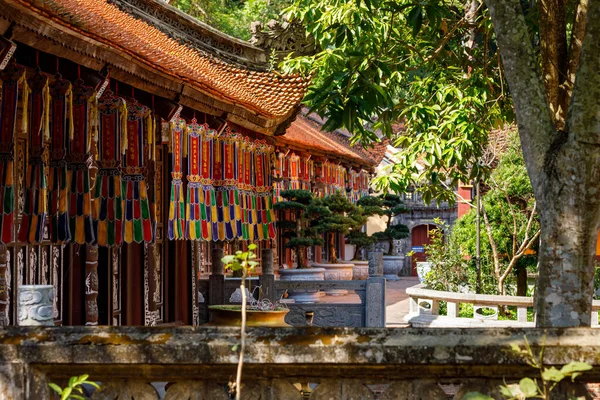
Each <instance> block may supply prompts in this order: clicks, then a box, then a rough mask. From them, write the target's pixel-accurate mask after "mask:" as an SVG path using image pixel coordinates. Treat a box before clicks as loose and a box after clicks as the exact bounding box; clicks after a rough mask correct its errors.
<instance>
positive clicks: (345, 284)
mask: <svg viewBox="0 0 600 400" xmlns="http://www.w3.org/2000/svg"><path fill="white" fill-rule="evenodd" d="M214 251H215V253H214V254H213V257H212V258H213V260H221V258H222V250H220V249H215V250H214ZM372 254H373V256H372V257H371V258H372V259H373V260H374V261H373V262H372V264H376V266H373V267H372V268H371V270H370V272H369V277H368V279H366V280H350V281H342V280H336V281H333V280H331V281H323V280H320V281H302V280H290V281H282V280H277V279H276V277H275V274H274V268H273V253H272V250H271V249H263V251H262V254H261V266H262V273H261V275H260V276H259V277H253V278H251V279H249V280H248V282H247V286H250V287H252V288H256V287H257V286H260V287H261V290H262V294H263V297H264V298H268V299H270V300H271V301H274V300H278V299H280V298H281V297H282V295H283V294H284V292H286V291H287V292H288V293H289V292H293V291H300V290H309V291H328V290H348V291H352V292H354V293H355V294H356V296H357V297H358V299H359V300H360V301H359V302H348V303H344V302H343V301H336V302H335V303H330V302H323V303H308V304H300V303H295V304H294V303H289V304H286V305H287V307H288V308H289V309H290V312H289V313H288V314H287V315H286V317H285V321H286V323H288V324H290V325H293V326H306V325H308V324H311V325H313V326H322V327H353V328H359V327H376V328H383V327H385V279H384V278H383V255H382V254H381V253H372ZM215 266H216V268H213V270H212V273H211V275H210V276H209V279H204V280H199V281H198V282H197V290H198V316H199V318H198V320H199V323H200V324H202V323H205V322H208V321H209V319H210V315H209V309H208V306H210V305H218V304H239V303H241V297H240V295H241V292H239V287H240V278H237V279H236V278H226V277H225V275H224V273H223V266H222V265H221V263H220V262H219V263H215ZM236 291H238V292H237V293H236ZM356 296H355V298H356ZM309 315H310V316H312V317H308V316H309Z"/></svg>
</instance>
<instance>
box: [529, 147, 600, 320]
mask: <svg viewBox="0 0 600 400" xmlns="http://www.w3.org/2000/svg"><path fill="white" fill-rule="evenodd" d="M548 158H549V161H548V163H547V167H546V174H547V185H546V191H545V195H544V196H543V207H540V208H539V215H540V224H541V229H542V234H541V244H540V252H539V257H540V259H539V261H540V271H539V272H540V274H539V278H538V282H537V287H536V294H535V304H536V310H537V326H540V327H546V326H552V327H563V326H589V325H590V319H591V312H592V309H591V306H592V295H593V281H594V279H593V278H594V259H595V255H596V239H597V236H598V233H597V232H598V228H599V227H600V204H599V199H598V194H599V193H600V176H599V175H600V171H599V170H598V165H600V152H599V151H598V148H597V146H596V145H592V144H587V143H580V142H579V141H570V142H568V143H565V144H564V145H562V147H560V148H559V149H556V150H555V152H554V153H553V154H551V155H549V157H548ZM590 172H591V173H590Z"/></svg>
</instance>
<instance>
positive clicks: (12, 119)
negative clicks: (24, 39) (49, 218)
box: [0, 63, 28, 244]
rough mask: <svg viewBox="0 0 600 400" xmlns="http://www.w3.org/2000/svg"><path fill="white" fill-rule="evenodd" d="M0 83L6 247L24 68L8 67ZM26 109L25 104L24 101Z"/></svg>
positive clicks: (0, 186)
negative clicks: (0, 87) (0, 86)
mask: <svg viewBox="0 0 600 400" xmlns="http://www.w3.org/2000/svg"><path fill="white" fill-rule="evenodd" d="M0 80H1V81H2V97H1V98H0V199H1V201H2V210H1V212H0V243H1V244H9V243H12V242H13V241H14V223H15V186H14V181H13V173H14V154H13V152H14V143H15V130H16V125H17V100H18V98H19V88H22V93H23V94H22V98H24V99H25V98H26V97H27V96H26V93H27V91H28V88H27V82H26V80H25V68H23V67H22V66H18V65H16V64H14V63H10V64H9V65H8V67H7V68H6V69H5V70H4V71H2V72H1V73H0ZM24 106H25V107H27V102H26V101H24Z"/></svg>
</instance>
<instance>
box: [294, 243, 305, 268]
mask: <svg viewBox="0 0 600 400" xmlns="http://www.w3.org/2000/svg"><path fill="white" fill-rule="evenodd" d="M296 262H297V263H298V266H297V267H296V268H304V267H305V266H306V264H305V263H304V247H296Z"/></svg>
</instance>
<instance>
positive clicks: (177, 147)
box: [167, 119, 186, 240]
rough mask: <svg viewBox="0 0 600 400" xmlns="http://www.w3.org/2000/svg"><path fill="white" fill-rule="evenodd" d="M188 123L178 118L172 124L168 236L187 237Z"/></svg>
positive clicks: (174, 238) (173, 238) (172, 237)
mask: <svg viewBox="0 0 600 400" xmlns="http://www.w3.org/2000/svg"><path fill="white" fill-rule="evenodd" d="M185 129H186V123H185V120H183V119H176V120H175V121H174V122H173V123H172V124H171V160H172V161H171V198H170V201H169V221H168V225H169V226H168V232H167V234H168V237H169V239H171V240H177V239H184V238H185V202H184V201H183V188H182V182H181V178H182V177H183V156H184V151H183V150H184V140H186V138H185Z"/></svg>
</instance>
